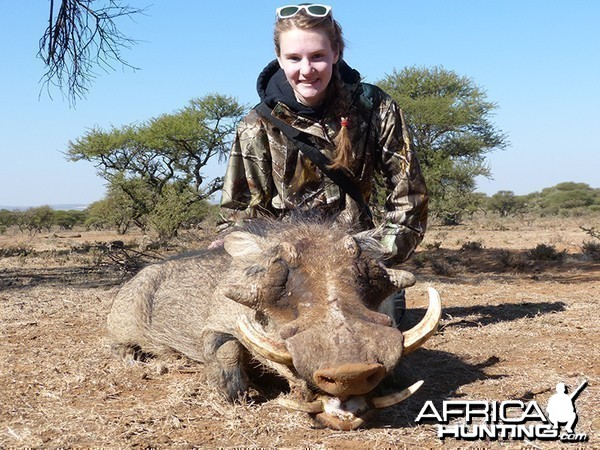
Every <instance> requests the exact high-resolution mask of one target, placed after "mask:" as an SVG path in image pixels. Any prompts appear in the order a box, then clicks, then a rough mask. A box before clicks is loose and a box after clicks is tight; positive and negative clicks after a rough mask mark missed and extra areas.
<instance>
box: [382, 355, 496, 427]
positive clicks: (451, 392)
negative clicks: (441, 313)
mask: <svg viewBox="0 0 600 450" xmlns="http://www.w3.org/2000/svg"><path fill="white" fill-rule="evenodd" d="M498 362H500V358H498V357H497V356H492V357H490V358H488V359H487V360H486V361H483V362H481V363H478V364H471V363H468V362H466V361H463V360H462V359H460V358H459V357H457V356H456V355H453V354H452V353H448V352H444V351H439V350H429V349H420V350H418V351H417V352H415V353H414V354H411V355H410V356H408V357H406V361H405V363H404V364H405V365H406V366H409V367H410V369H409V370H408V373H409V375H408V376H407V375H404V377H405V378H409V379H410V381H402V384H403V385H409V384H412V383H413V382H414V381H417V380H424V381H425V382H424V384H423V386H422V387H421V389H419V390H418V391H417V392H416V393H415V394H413V395H412V396H411V397H410V398H409V399H408V400H405V401H404V402H402V403H400V404H398V405H396V406H394V407H392V408H389V409H387V410H383V411H381V412H380V413H379V415H378V417H377V419H376V420H375V421H374V422H373V424H372V427H382V426H383V427H388V426H392V427H398V428H401V427H405V426H413V425H414V424H415V419H416V417H417V416H418V414H419V412H420V410H421V408H422V407H423V405H424V404H425V402H427V401H428V400H431V401H432V402H433V404H434V406H435V407H436V409H438V410H441V406H442V403H443V401H444V400H448V399H457V398H461V397H463V396H464V394H461V393H460V392H459V390H460V388H461V387H462V386H464V385H467V384H470V383H473V382H476V381H479V380H489V379H501V378H504V377H505V375H489V374H486V372H485V369H487V368H488V367H491V366H494V365H495V364H497V363H498Z"/></svg>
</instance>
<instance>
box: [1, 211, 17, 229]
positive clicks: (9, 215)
mask: <svg viewBox="0 0 600 450" xmlns="http://www.w3.org/2000/svg"><path fill="white" fill-rule="evenodd" d="M15 222H16V220H15V214H14V212H12V211H9V210H8V209H0V234H3V233H5V232H6V230H7V229H8V228H9V227H10V226H11V225H13V224H15Z"/></svg>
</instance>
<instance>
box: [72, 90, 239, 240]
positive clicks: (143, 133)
mask: <svg viewBox="0 0 600 450" xmlns="http://www.w3.org/2000/svg"><path fill="white" fill-rule="evenodd" d="M244 112H245V108H244V106H242V105H240V104H238V103H237V101H235V100H234V99H233V98H231V97H227V96H222V95H218V94H211V95H207V96H205V97H203V98H200V99H194V100H192V101H190V102H189V104H188V105H187V106H186V107H184V108H182V109H180V110H178V111H176V112H175V113H173V114H163V115H161V116H159V117H157V118H153V119H150V120H148V121H146V122H144V123H142V124H140V125H126V126H123V127H121V128H112V129H110V130H108V131H103V130H101V129H98V128H96V129H92V130H90V131H88V132H87V133H86V134H85V135H84V136H83V137H81V138H79V139H77V140H76V141H75V142H70V143H69V149H68V154H69V158H70V159H71V160H73V161H79V160H85V161H91V162H93V163H94V164H95V165H96V167H97V168H98V171H99V175H100V176H102V177H103V178H105V179H106V180H107V181H108V186H109V192H108V195H107V198H106V199H104V200H103V201H102V202H100V203H99V204H96V205H94V208H93V210H92V211H91V214H90V219H89V223H88V225H89V226H105V225H116V226H117V227H118V229H119V231H120V232H123V233H124V232H126V231H127V229H128V228H129V227H130V226H131V225H132V224H135V225H137V226H139V227H140V228H142V229H152V230H153V231H155V232H156V233H157V234H158V235H159V236H160V237H161V238H163V239H167V238H168V237H171V236H174V235H175V234H176V233H177V230H178V229H179V228H180V227H182V226H184V225H185V224H187V223H189V222H190V220H196V219H197V215H198V214H200V211H203V210H205V205H206V203H207V201H208V199H209V198H210V196H211V195H212V194H214V193H215V192H217V191H219V190H221V188H222V186H223V178H222V177H217V178H215V179H213V180H208V181H207V180H205V176H204V173H203V172H204V170H205V168H206V165H207V164H208V162H209V161H210V160H212V159H213V158H218V159H219V160H223V159H225V158H226V156H227V155H228V154H229V149H230V147H231V141H232V138H233V133H234V131H235V128H236V125H237V122H238V121H239V120H240V118H241V117H242V115H243V114H244ZM194 215H196V216H194ZM192 216H194V217H192Z"/></svg>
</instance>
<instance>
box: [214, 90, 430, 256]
mask: <svg viewBox="0 0 600 450" xmlns="http://www.w3.org/2000/svg"><path fill="white" fill-rule="evenodd" d="M345 88H346V89H350V90H351V97H350V98H352V102H351V106H350V109H349V113H348V112H346V113H345V114H346V115H347V116H348V125H347V126H348V131H349V133H350V138H351V142H352V148H353V152H354V159H353V162H352V166H351V168H350V169H351V173H352V176H351V178H352V179H353V181H354V182H355V183H356V185H357V186H358V188H359V190H360V192H361V193H362V195H363V198H364V200H365V203H367V204H369V203H370V201H371V205H372V204H373V202H372V200H373V199H372V197H373V195H372V194H373V192H374V188H375V174H376V172H378V173H380V174H381V175H382V178H383V180H384V182H385V187H386V194H387V196H386V200H385V213H384V223H383V224H382V225H383V226H384V228H383V235H384V237H383V239H382V243H383V244H384V245H385V246H386V247H387V248H388V250H389V251H390V253H391V254H392V255H393V256H394V257H395V258H394V260H395V261H396V262H399V261H403V260H405V259H407V258H408V257H409V256H410V255H411V254H412V252H413V251H414V249H415V248H416V246H417V245H418V244H419V243H420V242H421V240H422V238H423V234H424V233H425V228H426V224H427V203H428V194H427V188H426V186H425V181H424V179H423V176H422V173H421V170H420V167H419V162H418V160H417V157H416V155H415V152H414V150H413V146H412V143H411V139H410V137H409V133H408V130H407V127H406V124H405V122H404V118H403V114H402V111H401V110H400V109H399V108H398V106H397V105H396V103H395V102H394V101H393V100H392V99H391V98H390V97H389V96H388V95H387V94H386V93H385V92H383V91H382V90H381V89H379V88H378V87H376V86H373V85H370V84H366V83H360V82H359V83H354V84H351V85H348V84H346V85H345ZM272 114H273V115H274V116H275V117H276V118H278V119H280V120H283V121H284V122H286V123H287V124H289V125H290V126H292V127H295V128H297V129H299V130H301V131H303V132H304V133H306V134H308V135H309V136H310V140H311V143H312V145H313V146H315V147H317V148H318V149H320V150H321V151H322V152H323V153H324V154H325V155H327V156H328V157H329V158H330V159H333V156H334V151H335V143H334V142H335V138H336V135H337V134H338V133H339V131H340V127H341V123H340V117H339V116H336V117H330V116H325V117H324V118H323V119H322V120H321V121H315V120H312V119H309V118H307V117H304V116H300V115H298V114H296V113H294V112H293V111H292V110H291V109H290V108H289V107H288V106H286V104H284V103H281V102H279V103H277V104H276V105H275V106H274V108H273V110H272ZM221 207H222V214H223V215H224V217H225V218H226V219H227V220H229V221H238V220H240V219H246V218H252V217H258V216H262V215H269V216H276V217H279V216H282V215H285V214H286V213H288V212H289V211H291V210H298V209H300V210H313V209H319V210H322V211H324V212H326V213H330V214H332V215H335V217H338V218H339V219H340V220H344V221H350V222H351V223H355V224H359V222H360V219H359V217H360V216H361V214H360V208H359V207H358V205H357V204H356V202H355V201H354V200H352V199H351V198H350V197H349V196H347V195H341V193H340V188H339V187H338V186H337V185H336V184H335V183H333V181H331V180H330V179H329V177H327V176H326V175H325V174H323V173H322V172H321V171H320V170H319V169H318V168H317V167H316V166H315V165H314V164H313V163H312V162H311V161H310V160H309V159H308V158H307V157H306V156H304V155H303V154H302V153H301V152H300V151H299V150H298V149H297V147H296V146H295V145H294V141H293V140H292V139H288V138H287V137H286V136H285V135H284V134H283V133H282V132H281V131H279V130H278V129H277V128H275V127H274V126H273V125H272V124H271V122H270V121H269V120H267V119H265V118H263V117H261V116H260V115H259V114H258V112H257V111H256V110H255V109H253V110H252V111H250V113H249V114H248V115H247V116H246V117H245V118H244V119H243V120H242V121H241V122H240V124H239V126H238V129H237V134H236V138H235V141H234V144H233V147H232V149H231V154H230V156H229V163H228V167H227V172H226V176H225V182H224V187H223V192H222V200H221Z"/></svg>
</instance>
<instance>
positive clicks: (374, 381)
mask: <svg viewBox="0 0 600 450" xmlns="http://www.w3.org/2000/svg"><path fill="white" fill-rule="evenodd" d="M271 226H273V227H277V226H278V225H276V224H272V225H271ZM224 245H225V250H226V251H227V252H228V253H229V254H230V255H231V256H232V257H233V260H234V262H233V267H236V269H237V270H232V271H231V274H234V275H233V276H235V277H237V278H238V279H233V276H232V275H230V277H232V278H231V279H228V280H227V281H226V283H225V284H224V285H225V286H227V288H226V291H225V295H226V296H227V297H228V298H230V299H232V300H234V301H236V302H238V303H241V304H243V305H246V306H248V307H250V308H252V310H254V311H255V314H254V317H252V316H244V317H243V318H240V320H239V321H238V330H239V336H240V340H241V341H242V342H244V344H245V345H246V346H247V347H248V348H250V349H251V351H252V352H253V353H254V354H257V355H260V357H261V358H262V359H263V362H266V363H267V364H270V365H271V367H273V368H275V369H276V370H277V371H278V372H279V373H283V374H285V376H286V378H288V380H290V383H291V385H292V388H295V387H299V388H300V391H302V392H301V394H302V397H303V398H302V399H301V400H297V401H296V400H287V399H286V400H282V401H281V402H280V403H281V404H282V405H284V406H286V407H289V408H292V409H297V410H302V411H306V412H309V413H313V414H317V418H318V419H319V420H320V421H321V422H323V423H324V424H326V425H328V426H330V427H334V428H338V429H343V430H349V429H354V428H356V427H358V426H360V425H361V424H363V422H364V420H365V417H366V415H367V413H368V412H370V411H371V410H373V409H376V408H383V407H387V406H390V405H393V404H395V403H398V402H400V401H402V400H403V399H405V398H407V397H408V396H410V395H411V394H412V393H413V392H414V391H416V390H417V389H418V388H419V387H420V385H421V383H422V382H418V383H415V384H414V385H412V386H410V387H408V388H407V389H405V390H403V391H401V392H397V393H394V394H392V395H388V396H379V397H378V396H377V395H376V391H377V389H376V388H377V387H378V385H379V384H380V382H381V381H382V380H383V379H384V378H385V377H386V376H387V375H388V374H390V373H392V371H393V370H394V368H395V367H396V366H397V365H398V363H399V361H400V359H401V357H402V356H403V355H406V354H407V353H410V352H412V351H413V350H415V349H416V348H418V347H419V346H420V345H421V344H422V343H423V342H424V341H425V340H426V339H428V338H429V337H430V336H431V335H432V334H433V333H434V332H435V330H436V327H437V324H438V322H439V319H440V315H441V306H440V300H439V296H438V295H437V293H436V292H435V290H433V289H430V307H429V309H428V312H427V314H426V315H425V317H424V318H423V320H422V321H421V322H420V323H419V324H418V325H416V326H415V327H414V328H413V329H411V330H409V331H406V332H404V333H402V332H400V331H399V330H398V329H396V328H395V327H394V326H392V321H391V319H390V317H388V316H387V315H384V314H382V313H379V312H378V311H377V309H378V307H379V305H380V303H381V302H382V301H383V300H384V299H385V298H386V297H387V296H389V295H390V294H392V293H393V292H395V291H397V290H398V289H400V288H403V287H407V286H410V285H412V284H414V277H413V276H412V275H411V274H410V273H408V272H404V271H399V270H391V269H388V268H386V267H385V266H384V265H383V264H382V262H381V261H382V258H383V256H384V253H383V252H382V250H381V248H380V247H379V245H378V244H377V242H376V241H375V240H374V239H373V238H372V237H371V236H369V235H365V234H364V233H363V234H361V235H354V236H352V235H349V234H346V233H345V232H344V231H343V230H342V229H340V228H339V227H337V226H330V227H327V226H323V225H322V224H311V223H310V222H307V223H303V224H300V225H299V226H294V227H291V228H289V230H288V229H287V228H285V227H284V226H282V228H281V230H278V231H277V232H270V231H269V230H266V231H261V232H259V233H258V234H256V233H255V232H252V233H249V232H240V231H238V232H233V233H231V234H230V235H228V236H227V237H226V239H225V244H224ZM240 273H244V274H245V275H244V278H243V279H239V274H240Z"/></svg>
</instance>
